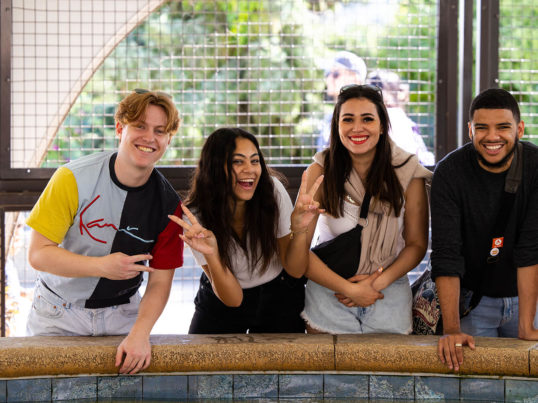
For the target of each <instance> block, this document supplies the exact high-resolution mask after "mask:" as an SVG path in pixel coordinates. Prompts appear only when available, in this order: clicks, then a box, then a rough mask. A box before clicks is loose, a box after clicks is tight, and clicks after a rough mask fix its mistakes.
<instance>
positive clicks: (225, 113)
mask: <svg viewBox="0 0 538 403" xmlns="http://www.w3.org/2000/svg"><path fill="white" fill-rule="evenodd" d="M104 3H106V5H105V4H104ZM104 3H103V2H101V1H92V2H82V1H78V0H75V1H69V2H68V1H59V0H58V1H56V2H55V1H50V2H47V6H46V8H44V6H41V3H40V2H34V1H29V0H18V1H15V0H14V10H13V69H14V70H15V69H19V72H18V73H16V74H14V77H13V79H14V83H13V93H12V101H13V112H12V143H13V145H14V148H13V150H12V167H38V166H43V167H56V166H58V165H61V164H63V163H65V162H67V161H70V160H72V159H76V158H78V157H79V156H81V155H85V154H88V153H93V152H95V151H100V150H109V149H113V148H114V147H115V145H116V139H115V132H114V119H113V115H114V110H115V106H116V104H117V102H118V101H119V100H120V99H121V98H122V97H123V96H125V95H126V94H127V93H128V92H129V91H131V90H132V89H134V88H140V87H142V88H150V89H159V90H163V91H166V92H168V93H170V94H171V95H172V96H173V98H174V101H175V102H176V104H177V106H178V109H179V110H180V113H181V116H182V118H183V124H182V126H181V128H180V131H179V133H178V134H177V135H176V136H175V137H174V139H173V140H172V144H171V147H169V150H168V151H167V153H166V154H165V157H164V159H163V160H162V162H161V163H162V164H163V165H193V164H195V163H196V162H197V158H198V155H199V151H200V148H201V145H202V144H203V141H204V138H205V137H207V136H208V135H209V134H210V133H211V132H212V131H213V130H215V129H216V128H218V127H223V126H238V127H243V128H245V129H247V130H249V131H251V132H253V133H254V134H256V135H257V136H258V138H259V140H260V143H261V145H262V149H263V151H264V154H265V155H266V158H268V160H269V162H270V163H272V164H301V163H309V162H310V161H311V156H312V155H313V154H314V153H315V151H316V150H317V149H319V148H320V147H321V141H320V136H321V134H320V133H322V131H323V126H324V124H325V123H324V121H325V120H326V116H327V115H328V114H330V112H331V109H332V100H330V98H331V96H330V95H328V94H327V87H328V86H329V85H330V84H327V80H328V79H331V78H333V77H332V75H328V74H327V73H329V72H330V71H331V69H333V65H334V60H333V58H334V56H335V55H337V54H338V51H342V50H346V51H351V52H353V53H355V54H356V55H358V56H360V57H361V58H362V59H363V60H364V62H365V63H366V66H367V72H368V73H369V74H372V72H373V71H374V70H376V69H387V70H389V71H391V72H392V73H395V74H397V78H398V79H399V80H400V82H399V83H398V94H399V95H398V98H399V101H400V102H402V103H403V105H404V108H405V110H406V111H407V113H408V115H409V117H410V118H411V119H412V121H414V122H415V123H416V126H415V130H417V131H419V132H420V134H421V136H422V137H423V139H424V142H425V144H426V146H427V148H428V149H429V150H430V151H432V150H433V146H434V112H435V72H436V38H437V24H438V17H437V12H438V11H437V10H438V5H437V1H432V0H399V1H398V0H383V1H365V0H353V1H352V0H345V1H329V0H327V1H317V0H316V1H314V0H292V1H289V0H286V1H284V0H257V1H254V0H245V1H218V0H202V1H199V0H198V1H194V0H184V1H170V2H164V3H163V4H159V5H158V7H157V6H155V3H160V2H149V1H144V2H142V1H134V2H127V1H120V0H114V1H109V2H104ZM149 3H152V5H153V6H155V7H156V8H155V10H154V11H152V12H149V11H148V7H147V4H149ZM133 4H134V5H135V6H137V7H138V8H137V7H135V6H133ZM101 7H102V9H101ZM41 8H43V9H41ZM142 8H144V10H142V11H144V12H145V13H144V12H141V11H140V10H141V9H142ZM100 13H101V18H100V17H99V16H100ZM66 19H67V20H69V21H71V22H70V23H69V24H64V23H63V21H64V20H66ZM134 20H135V21H136V22H135V23H133V21H134ZM54 21H58V22H57V23H55V22H54ZM73 22H74V23H73ZM103 22H105V23H103ZM108 25H112V26H113V27H115V31H114V30H111V29H110V28H109V27H108ZM54 27H56V28H54ZM130 29H132V31H129V30H130ZM118 36H122V37H121V38H118ZM92 38H93V39H92ZM113 39H114V40H116V42H114V40H113ZM120 39H121V40H120ZM111 42H114V43H115V46H113V47H112V46H110V43H111ZM116 44H117V46H116ZM107 46H109V47H110V54H109V55H108V56H107V57H104V56H103V52H107V51H108V50H109V48H107ZM32 55H33V56H34V57H33V59H32V57H31V56H32ZM55 55H57V57H56V56H55ZM88 55H89V56H88ZM28 60H33V61H30V62H29V61H28ZM41 61H45V62H46V65H41V64H42V63H41ZM20 69H22V70H20ZM88 70H90V71H91V74H90V73H88ZM20 71H22V72H23V73H21V72H20ZM28 78H30V79H33V80H34V81H32V80H30V81H28ZM61 78H65V80H62V79H61ZM340 78H341V79H342V77H340ZM55 80H56V81H55ZM64 81H65V82H64ZM22 82H24V85H23V83H22ZM27 83H28V85H27ZM55 83H56V84H58V85H54V84H55ZM59 83H62V84H61V85H62V89H63V92H59V91H58V86H59V85H60V84H59ZM65 86H67V87H68V88H64V87H65ZM58 98H62V99H61V100H60V99H58ZM32 99H33V100H34V101H32ZM36 99H37V100H40V101H39V102H37V101H35V100H36ZM47 99H49V100H51V102H50V103H47V102H46V100H47ZM41 100H43V101H41ZM52 101H55V102H52ZM60 101H61V102H60ZM28 105H30V106H28ZM66 105H67V106H66ZM43 114H45V115H46V116H45V117H42V118H41V119H40V115H43ZM64 117H65V119H64ZM29 129H31V130H29Z"/></svg>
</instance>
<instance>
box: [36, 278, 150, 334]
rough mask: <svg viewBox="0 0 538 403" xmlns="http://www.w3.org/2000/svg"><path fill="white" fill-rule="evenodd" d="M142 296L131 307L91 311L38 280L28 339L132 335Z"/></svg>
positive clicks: (131, 299)
mask: <svg viewBox="0 0 538 403" xmlns="http://www.w3.org/2000/svg"><path fill="white" fill-rule="evenodd" d="M140 299H141V297H140V294H139V293H138V292H137V293H136V294H135V295H133V296H132V297H131V298H130V302H129V303H128V304H123V305H115V306H110V307H107V308H98V309H88V308H84V307H80V306H77V305H75V304H72V303H70V302H68V301H66V300H64V299H63V298H61V297H60V296H58V295H57V294H55V293H54V292H52V291H50V290H49V289H47V287H45V286H44V284H43V283H42V282H41V281H40V280H37V282H36V287H35V291H34V300H33V303H32V308H31V310H30V314H29V315H28V322H27V324H26V334H27V336H114V335H124V334H127V333H129V331H130V330H131V328H132V327H133V325H134V323H135V321H136V317H137V315H138V306H139V305H140Z"/></svg>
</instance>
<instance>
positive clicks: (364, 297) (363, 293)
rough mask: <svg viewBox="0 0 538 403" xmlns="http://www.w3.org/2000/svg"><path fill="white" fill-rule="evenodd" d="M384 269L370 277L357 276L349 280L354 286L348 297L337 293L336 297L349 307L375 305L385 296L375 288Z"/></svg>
mask: <svg viewBox="0 0 538 403" xmlns="http://www.w3.org/2000/svg"><path fill="white" fill-rule="evenodd" d="M382 272H383V268H382V267H380V268H379V269H378V270H376V271H375V272H374V273H372V274H369V275H356V276H353V277H351V278H349V279H348V281H350V282H351V283H353V286H352V287H350V292H348V293H347V295H343V294H339V293H336V294H335V296H336V298H338V301H340V302H341V303H342V304H344V305H345V306H348V307H354V306H361V307H363V308H365V307H367V306H370V305H373V304H374V303H375V302H376V301H377V300H378V299H383V298H385V296H384V295H383V294H382V293H380V292H379V291H378V290H376V289H375V288H374V286H373V283H374V281H375V280H376V279H377V278H378V277H379V276H380V275H381V273H382Z"/></svg>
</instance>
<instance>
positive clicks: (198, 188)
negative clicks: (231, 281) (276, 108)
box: [186, 128, 279, 274]
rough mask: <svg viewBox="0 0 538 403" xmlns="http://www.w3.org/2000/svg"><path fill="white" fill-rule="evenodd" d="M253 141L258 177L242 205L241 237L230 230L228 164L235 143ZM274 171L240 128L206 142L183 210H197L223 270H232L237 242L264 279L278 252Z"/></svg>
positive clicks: (221, 131)
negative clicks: (251, 192)
mask: <svg viewBox="0 0 538 403" xmlns="http://www.w3.org/2000/svg"><path fill="white" fill-rule="evenodd" d="M237 138H245V139H247V140H249V141H251V142H252V143H253V144H254V146H255V147H256V150H257V151H258V154H259V160H260V166H261V175H260V178H259V181H258V185H257V187H256V190H255V192H254V196H253V197H252V199H250V200H248V201H247V202H246V209H245V217H244V228H243V233H242V234H237V233H236V232H235V231H234V230H233V226H232V223H233V216H234V212H235V208H236V206H237V201H236V199H235V194H234V191H233V178H232V175H228V174H227V172H231V173H233V172H234V171H233V168H232V159H233V154H234V151H235V148H236V139H237ZM273 174H274V172H273V171H272V170H271V169H270V168H269V167H267V166H266V164H265V160H264V158H263V154H262V152H261V150H260V145H259V143H258V141H257V140H256V137H254V135H253V134H251V133H249V132H247V131H245V130H242V129H239V128H222V129H218V130H216V131H215V132H213V133H212V134H211V135H210V136H209V137H208V138H207V140H206V141H205V143H204V146H203V148H202V153H201V155H200V160H199V162H198V166H197V168H196V170H195V172H194V175H193V177H192V183H191V190H190V192H189V194H188V196H187V198H186V205H187V206H188V207H189V208H191V207H193V208H195V209H196V210H197V214H198V217H199V219H200V221H201V223H202V225H203V226H204V227H206V228H208V229H210V230H211V231H213V233H214V234H215V237H216V239H217V242H218V245H219V254H220V258H221V260H222V262H223V263H224V265H226V267H228V268H230V269H231V270H232V271H234V268H233V267H232V263H231V257H232V256H233V254H234V251H235V244H234V242H233V241H234V240H235V241H236V243H237V244H238V245H239V246H240V247H241V248H243V250H244V251H245V253H246V255H247V256H248V258H249V259H250V267H249V272H250V273H251V274H252V273H253V272H254V270H255V267H256V265H257V264H258V262H260V261H261V262H262V266H261V269H260V272H259V274H263V273H264V272H265V271H266V270H267V268H268V266H269V263H270V262H271V260H272V259H273V257H274V255H275V253H276V252H277V248H278V243H277V226H278V219H279V211H278V204H277V200H276V197H275V193H274V186H273V180H272V179H271V176H273Z"/></svg>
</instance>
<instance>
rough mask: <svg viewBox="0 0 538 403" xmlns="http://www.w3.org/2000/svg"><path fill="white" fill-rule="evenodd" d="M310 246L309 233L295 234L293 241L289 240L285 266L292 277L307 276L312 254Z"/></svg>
mask: <svg viewBox="0 0 538 403" xmlns="http://www.w3.org/2000/svg"><path fill="white" fill-rule="evenodd" d="M309 245H310V243H309V242H308V233H307V232H298V233H294V234H293V239H290V240H289V243H288V246H287V248H286V255H285V258H284V260H285V261H284V262H283V265H284V268H285V270H286V272H287V273H288V274H289V275H290V276H292V277H295V278H300V277H302V276H303V275H304V274H305V272H306V269H307V267H308V260H309V253H310V247H309Z"/></svg>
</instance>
